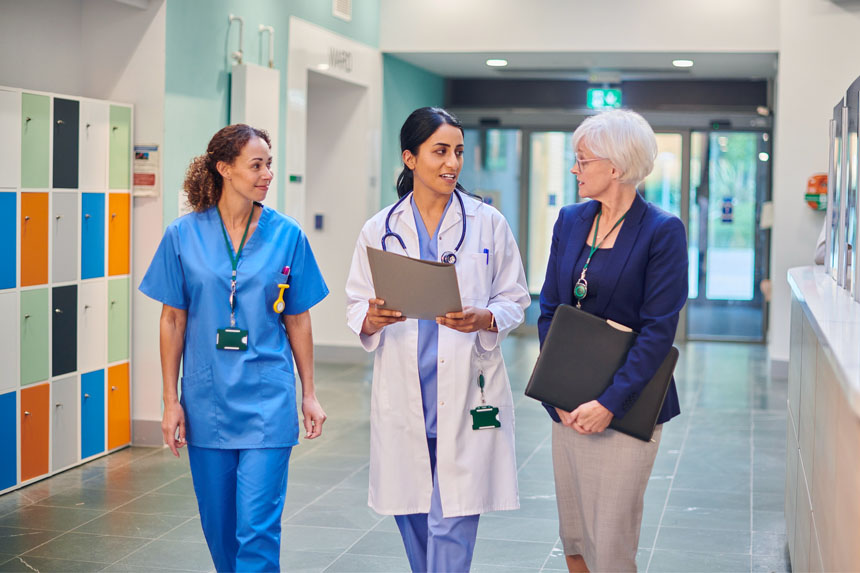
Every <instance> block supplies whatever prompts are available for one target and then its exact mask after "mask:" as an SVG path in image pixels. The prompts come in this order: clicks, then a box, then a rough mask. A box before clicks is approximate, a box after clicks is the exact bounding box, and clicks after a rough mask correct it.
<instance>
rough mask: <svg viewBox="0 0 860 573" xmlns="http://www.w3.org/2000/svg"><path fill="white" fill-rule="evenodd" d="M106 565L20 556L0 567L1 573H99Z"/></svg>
mask: <svg viewBox="0 0 860 573" xmlns="http://www.w3.org/2000/svg"><path fill="white" fill-rule="evenodd" d="M106 566H107V565H106V564H105V563H92V562H86V561H72V560H69V559H47V558H45V557H32V556H29V555H21V556H18V557H15V558H14V559H11V560H9V561H7V562H6V563H4V564H2V565H0V571H2V572H4V573H5V572H7V571H8V572H12V571H14V572H20V573H33V571H38V572H39V573H51V572H56V573H77V572H81V573H85V572H89V571H101V570H103V569H104V568H105V567H106Z"/></svg>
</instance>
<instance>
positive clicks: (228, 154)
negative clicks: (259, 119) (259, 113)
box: [182, 123, 272, 212]
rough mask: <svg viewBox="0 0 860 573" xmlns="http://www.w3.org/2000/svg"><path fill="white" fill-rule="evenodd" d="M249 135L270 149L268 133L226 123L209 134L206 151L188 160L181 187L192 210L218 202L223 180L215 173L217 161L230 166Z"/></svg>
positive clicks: (198, 209) (242, 125) (239, 124)
mask: <svg viewBox="0 0 860 573" xmlns="http://www.w3.org/2000/svg"><path fill="white" fill-rule="evenodd" d="M252 137H259V138H260V139H262V140H263V141H265V142H266V144H267V145H268V146H269V149H271V148H272V142H271V141H270V140H269V134H268V133H266V130H264V129H257V128H254V127H251V126H250V125H245V124H244V123H236V124H233V125H228V126H227V127H225V128H223V129H221V130H219V131H218V133H216V134H215V135H213V136H212V139H211V140H209V145H208V146H207V147H206V153H205V154H203V155H198V156H197V157H195V158H194V159H193V160H192V161H191V165H189V166H188V169H187V170H186V172H185V182H184V183H183V184H182V188H183V189H185V192H186V193H187V194H188V204H189V205H191V207H192V208H193V209H194V210H195V211H198V212H199V211H205V210H206V209H208V208H209V207H212V206H213V205H215V204H217V203H218V200H219V199H220V198H221V191H222V187H223V185H224V180H223V178H222V177H221V174H220V173H218V162H219V161H223V162H224V163H227V164H229V165H232V164H233V162H234V161H235V160H236V158H237V157H239V155H241V153H242V149H243V148H244V147H245V145H246V144H247V143H248V141H250V140H251V138H252Z"/></svg>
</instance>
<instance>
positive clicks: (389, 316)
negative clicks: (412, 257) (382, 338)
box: [361, 298, 493, 336]
mask: <svg viewBox="0 0 860 573" xmlns="http://www.w3.org/2000/svg"><path fill="white" fill-rule="evenodd" d="M368 302H369V303H370V306H368V308H367V314H366V315H365V317H364V322H363V323H362V325H361V332H362V334H364V335H367V336H371V335H373V334H376V333H377V332H379V331H380V330H382V329H383V328H385V327H386V326H388V325H389V324H394V323H395V322H403V321H404V320H406V317H405V316H403V315H402V314H401V312H400V311H399V310H388V309H384V308H380V307H381V306H382V305H383V304H385V301H384V300H382V299H380V298H372V299H370V300H369V301H368ZM436 323H437V324H441V325H442V326H447V327H448V328H452V329H454V330H456V331H458V332H477V331H479V330H488V329H489V328H490V326H491V325H492V323H493V314H492V313H491V312H490V311H489V310H487V309H486V308H477V307H474V306H464V307H463V310H462V311H461V312H449V313H448V314H446V315H445V316H437V317H436Z"/></svg>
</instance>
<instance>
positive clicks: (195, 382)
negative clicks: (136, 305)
mask: <svg viewBox="0 0 860 573" xmlns="http://www.w3.org/2000/svg"><path fill="white" fill-rule="evenodd" d="M233 252H234V253H235V249H234V250H233ZM285 266H289V267H290V277H289V283H288V284H289V285H290V288H288V289H287V290H286V291H285V292H284V303H285V304H286V308H285V309H284V314H301V313H302V312H304V311H306V310H308V309H310V308H311V307H312V306H314V305H315V304H317V303H318V302H320V301H321V300H322V299H323V298H325V297H326V295H328V292H329V290H328V287H327V286H326V284H325V281H324V280H323V277H322V274H321V273H320V269H319V267H318V266H317V263H316V260H315V259H314V255H313V253H312V252H311V248H310V245H309V244H308V239H307V237H306V236H305V234H304V233H303V232H302V230H301V228H300V227H299V225H298V223H296V222H295V220H293V219H291V218H289V217H287V216H285V215H282V214H281V213H278V212H277V211H275V210H273V209H270V208H269V207H265V206H264V207H263V211H262V213H261V215H260V219H259V221H258V222H257V228H256V230H255V231H254V233H253V234H252V235H251V236H250V237H249V238H248V240H247V242H246V244H245V247H244V249H243V250H242V256H241V258H240V259H239V264H238V268H237V283H236V305H235V307H236V327H237V328H242V329H245V330H247V331H248V350H246V351H233V350H217V349H216V348H215V336H216V331H217V330H218V329H219V328H228V327H229V326H230V301H229V297H230V275H231V273H232V266H231V263H230V258H229V255H228V253H227V247H226V245H225V243H224V235H223V232H222V230H221V221H220V218H219V216H218V211H217V210H216V209H215V207H211V208H209V209H207V210H206V211H203V212H200V213H196V212H195V213H189V214H187V215H184V216H182V217H180V218H178V219H176V220H175V221H174V222H173V223H171V224H170V226H168V227H167V230H166V231H165V232H164V237H163V238H162V239H161V244H160V245H159V246H158V250H157V251H156V253H155V257H154V258H153V259H152V263H150V265H149V269H148V270H147V271H146V276H144V277H143V281H142V282H141V284H140V287H139V288H140V291H141V292H142V293H143V294H145V295H147V296H149V297H151V298H153V299H155V300H157V301H159V302H161V303H163V304H167V305H169V306H173V307H176V308H179V309H184V310H187V311H188V319H187V323H186V327H185V348H184V351H183V354H182V373H183V376H182V395H181V403H182V407H183V409H184V410H185V424H186V426H185V432H186V434H185V437H186V439H187V440H188V443H189V444H191V445H193V446H198V447H203V448H223V449H239V448H283V447H291V446H294V445H296V444H297V443H298V434H299V425H298V414H297V411H296V381H295V375H294V373H293V356H292V351H291V349H290V343H289V340H288V338H287V333H286V329H285V328H284V325H283V322H282V321H281V315H279V314H277V313H276V312H275V311H274V309H273V305H274V302H275V300H276V299H277V298H278V292H279V289H278V286H277V285H278V283H283V282H284V275H282V274H281V270H282V269H283V268H284V267H285Z"/></svg>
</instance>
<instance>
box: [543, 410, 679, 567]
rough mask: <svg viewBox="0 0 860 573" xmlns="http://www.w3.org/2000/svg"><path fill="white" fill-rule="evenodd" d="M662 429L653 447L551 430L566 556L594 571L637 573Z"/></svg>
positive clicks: (614, 436)
mask: <svg viewBox="0 0 860 573" xmlns="http://www.w3.org/2000/svg"><path fill="white" fill-rule="evenodd" d="M662 429H663V428H662V425H658V426H657V428H656V429H655V430H654V437H653V441H652V442H643V441H641V440H637V439H636V438H631V437H630V436H628V435H626V434H622V433H620V432H616V431H615V430H611V429H607V430H605V431H603V432H601V433H599V434H591V435H587V436H586V435H582V434H580V433H578V432H576V430H573V429H571V428H567V427H565V426H563V425H561V424H558V423H553V425H552V465H553V472H554V474H555V494H556V499H557V502H558V522H559V536H560V537H561V542H562V544H563V546H564V554H565V555H582V556H583V557H584V558H585V564H586V565H587V566H588V568H589V569H590V570H591V571H594V572H598V571H636V551H637V548H638V545H639V529H640V526H641V524H642V507H643V503H644V496H645V488H646V487H647V486H648V479H649V478H650V476H651V469H652V468H653V467H654V458H656V457H657V448H658V447H659V445H660V435H661V433H662Z"/></svg>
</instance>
